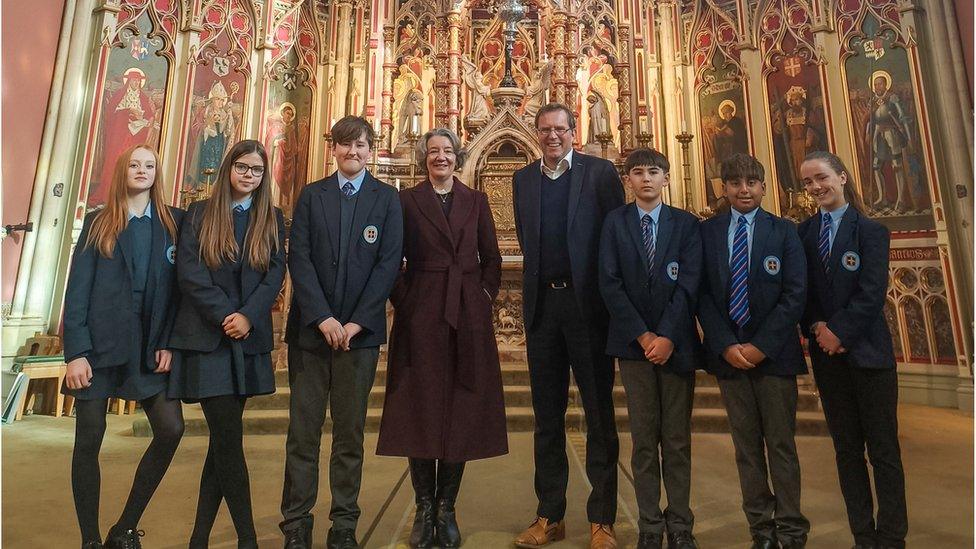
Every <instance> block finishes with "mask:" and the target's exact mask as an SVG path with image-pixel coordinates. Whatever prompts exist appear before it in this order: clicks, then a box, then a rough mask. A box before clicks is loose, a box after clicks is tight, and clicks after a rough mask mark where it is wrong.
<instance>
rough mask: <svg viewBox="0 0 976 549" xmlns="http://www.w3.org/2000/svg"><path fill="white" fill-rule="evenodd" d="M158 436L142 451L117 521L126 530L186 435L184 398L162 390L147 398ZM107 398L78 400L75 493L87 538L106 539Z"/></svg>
mask: <svg viewBox="0 0 976 549" xmlns="http://www.w3.org/2000/svg"><path fill="white" fill-rule="evenodd" d="M141 403H142V408H143V409H144V410H145V411H146V416H147V417H148V418H149V424H150V425H151V426H152V432H153V438H152V442H150V443H149V447H148V448H146V453H144V454H143V455H142V460H141V461H140V462H139V467H138V468H137V469H136V475H135V478H134V479H133V481H132V490H131V491H130V492H129V499H128V500H127V501H126V502H125V509H123V510H122V516H121V517H120V518H119V521H118V522H117V523H116V526H117V527H118V528H120V529H122V530H129V529H135V527H136V526H137V525H138V524H139V519H140V518H141V517H142V513H143V511H145V510H146V506H147V505H149V499H150V498H152V495H153V492H155V491H156V487H157V486H159V482H160V481H161V480H163V475H164V474H166V469H168V468H169V464H170V462H171V461H172V460H173V454H175V453H176V448H177V446H179V445H180V439H181V438H182V437H183V408H182V406H181V405H180V401H178V400H170V399H168V398H166V394H165V393H164V392H163V393H159V394H157V395H156V396H152V397H149V398H147V399H145V400H143V401H141ZM106 408H108V401H107V399H104V398H102V399H95V400H76V401H75V410H76V411H77V414H76V415H77V417H76V421H75V448H74V453H73V455H72V457H71V491H72V492H73V493H74V498H75V511H76V512H77V513H78V525H79V526H80V527H81V539H82V541H83V542H88V541H96V540H101V534H100V533H99V530H98V499H99V493H100V491H101V474H100V472H99V467H98V452H99V450H100V449H101V447H102V437H103V436H104V435H105V411H106Z"/></svg>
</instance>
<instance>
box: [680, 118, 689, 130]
mask: <svg viewBox="0 0 976 549" xmlns="http://www.w3.org/2000/svg"><path fill="white" fill-rule="evenodd" d="M681 133H688V124H687V123H686V122H685V121H684V119H682V120H681Z"/></svg>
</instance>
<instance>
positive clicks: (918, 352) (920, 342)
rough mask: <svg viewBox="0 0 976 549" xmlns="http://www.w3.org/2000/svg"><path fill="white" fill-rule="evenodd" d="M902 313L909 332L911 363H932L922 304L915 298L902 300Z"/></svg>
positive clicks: (909, 357)
mask: <svg viewBox="0 0 976 549" xmlns="http://www.w3.org/2000/svg"><path fill="white" fill-rule="evenodd" d="M901 312H902V315H903V316H904V318H905V328H906V330H907V331H908V333H907V336H908V359H909V361H911V362H924V363H928V362H931V360H932V353H931V352H930V351H929V339H928V337H929V336H928V332H926V331H925V313H924V312H923V311H922V304H921V303H920V302H919V301H918V299H916V298H915V297H905V298H902V300H901Z"/></svg>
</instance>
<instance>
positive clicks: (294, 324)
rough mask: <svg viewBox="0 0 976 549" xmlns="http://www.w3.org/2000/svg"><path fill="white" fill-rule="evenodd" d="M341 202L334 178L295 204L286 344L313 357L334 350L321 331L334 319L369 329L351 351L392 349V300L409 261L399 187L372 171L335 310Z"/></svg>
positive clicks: (362, 195) (308, 190) (362, 196)
mask: <svg viewBox="0 0 976 549" xmlns="http://www.w3.org/2000/svg"><path fill="white" fill-rule="evenodd" d="M341 196H342V195H341V193H340V191H339V179H338V175H337V174H335V173H333V174H332V175H330V176H329V177H327V178H325V179H321V180H319V181H316V182H315V183H312V184H310V185H308V186H307V187H305V188H304V189H302V193H301V194H300V195H299V197H298V203H297V204H296V205H295V212H294V220H293V221H292V226H291V234H290V239H289V248H288V253H289V257H288V269H289V271H290V273H291V280H292V282H293V283H294V287H295V291H294V295H293V296H292V301H291V310H290V311H289V314H288V328H287V330H286V332H285V339H286V341H287V342H288V343H289V344H295V345H298V346H299V347H301V348H302V349H305V350H307V351H319V352H323V353H324V352H327V351H328V350H330V347H329V346H328V343H326V341H325V338H324V337H323V336H322V332H320V331H319V329H318V323H319V322H321V321H322V320H325V319H327V318H329V317H335V319H336V320H338V321H339V322H341V323H342V324H345V323H347V322H355V323H356V324H359V325H360V326H362V327H363V331H362V332H360V333H359V334H357V335H356V337H354V338H352V341H350V343H349V346H350V348H354V349H359V348H367V347H378V346H379V345H382V344H383V343H386V300H387V298H388V297H389V296H390V291H391V290H392V289H393V283H394V282H395V281H396V278H397V274H398V273H399V272H400V265H401V263H402V261H403V211H402V210H401V209H400V197H399V195H398V194H397V191H396V189H395V188H393V187H391V186H390V185H387V184H385V183H383V182H381V181H380V180H378V179H376V178H375V177H373V176H372V174H370V173H369V172H366V176H365V178H364V179H363V184H362V186H361V187H360V188H359V199H358V202H357V204H356V213H355V214H354V216H353V220H352V233H351V234H352V238H351V239H350V245H351V248H350V250H349V255H348V259H347V264H346V276H347V279H346V290H345V295H344V296H343V299H342V309H340V310H337V309H335V308H334V307H333V306H332V304H333V303H337V302H338V301H337V300H336V296H335V285H336V273H337V272H338V266H339V237H340V232H339V231H340V229H339V208H340V202H339V201H340V199H341ZM367 227H374V228H375V229H376V236H375V240H374V241H373V242H370V241H369V240H367V238H366V234H365V232H366V228H367Z"/></svg>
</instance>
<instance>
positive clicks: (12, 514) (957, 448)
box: [0, 405, 973, 549]
mask: <svg viewBox="0 0 976 549" xmlns="http://www.w3.org/2000/svg"><path fill="white" fill-rule="evenodd" d="M900 420H901V439H902V451H903V455H904V461H905V468H906V471H907V475H908V478H907V485H908V507H909V518H910V529H909V537H908V545H909V547H919V548H929V547H940V548H943V547H946V548H954V547H960V548H961V547H967V548H968V547H973V419H972V417H967V416H965V415H963V414H962V413H960V412H957V411H954V410H946V409H938V408H929V407H923V406H914V405H903V406H902V407H901V408H900ZM131 425H132V418H131V417H130V416H125V417H117V416H110V417H109V432H108V433H107V434H106V437H105V442H104V445H103V448H102V461H101V463H102V483H103V487H102V495H101V498H102V509H101V511H102V520H101V523H102V527H103V530H104V529H107V528H108V526H109V525H111V524H112V522H113V521H114V519H115V518H116V517H117V516H118V514H119V513H120V511H121V508H122V506H123V504H124V501H125V497H126V494H127V489H128V486H129V482H131V478H132V474H133V472H134V470H135V467H136V464H137V462H138V459H139V457H140V455H141V452H142V449H143V448H145V446H146V444H147V442H148V441H147V439H144V438H135V437H132V436H131ZM73 428H74V421H73V420H72V419H70V418H62V419H54V418H50V417H45V416H29V417H26V418H25V419H24V420H22V421H19V422H17V423H15V424H13V425H6V426H3V428H2V429H0V432H2V459H3V461H2V464H3V470H2V473H3V475H2V497H3V514H2V518H3V522H2V524H3V530H2V540H0V541H2V544H3V546H4V547H5V548H28V547H30V548H37V547H43V548H64V547H78V546H79V539H78V530H77V524H76V522H75V517H74V510H73V506H72V500H71V492H70V487H69V480H68V479H69V468H70V467H69V461H70V453H71V444H72V437H73ZM327 438H328V437H326V439H327ZM693 438H694V440H693V477H692V478H693V487H692V504H693V506H694V512H695V515H696V517H697V522H696V527H695V534H696V535H697V537H698V540H699V542H700V544H701V546H702V547H705V548H711V547H730V548H747V547H748V546H749V544H748V533H747V529H746V525H745V519H744V517H743V515H742V512H741V510H740V502H739V488H738V478H737V476H736V472H735V466H734V460H733V453H732V444H731V441H730V439H729V437H728V435H724V434H695V435H694V437H693ZM509 442H510V444H511V452H510V453H509V454H508V455H507V456H504V457H501V458H497V459H492V460H485V461H481V462H474V463H471V464H469V466H468V469H467V471H466V473H465V480H464V484H463V485H462V491H461V497H460V499H459V501H458V517H459V521H460V525H461V529H462V533H463V534H464V535H465V544H464V547H467V548H505V547H511V543H510V542H511V538H512V536H513V534H514V533H515V532H517V531H519V530H520V529H521V528H522V527H524V526H525V525H526V524H527V523H528V521H530V520H531V519H532V517H533V512H534V509H535V497H534V494H533V489H532V435H531V434H530V433H516V434H512V435H511V436H510V438H509ZM206 444H207V440H206V438H205V437H187V438H185V439H184V440H183V442H182V444H181V446H180V450H179V453H178V454H177V456H176V459H175V461H174V463H173V466H172V468H171V469H170V472H169V474H168V475H167V476H166V478H165V479H164V480H163V483H162V485H161V486H160V488H159V491H158V492H157V496H156V498H155V499H154V500H153V501H152V503H151V505H150V506H149V509H148V510H147V512H146V515H145V516H144V518H143V520H142V523H141V524H140V528H142V529H144V530H145V531H146V537H144V538H143V545H144V546H145V547H146V548H148V549H156V548H178V547H186V540H187V538H188V536H189V532H190V529H191V527H192V520H193V513H194V509H195V507H196V489H197V483H198V479H199V474H200V468H201V466H202V464H203V457H204V454H205V453H206ZM245 444H246V447H247V457H248V466H249V468H250V471H251V492H252V494H253V498H254V518H255V522H256V526H257V530H258V533H259V536H260V540H261V543H262V546H264V547H278V546H280V544H281V537H280V535H279V533H278V529H277V523H278V520H279V516H278V505H279V503H280V501H281V500H280V498H281V482H282V469H283V463H284V437H282V436H280V435H265V436H249V437H248V438H247V440H246V442H245ZM375 445H376V436H375V435H372V434H370V435H367V439H366V446H367V456H368V458H367V460H366V465H365V469H364V481H363V492H362V496H361V498H360V502H361V505H362V508H363V515H362V519H361V521H360V524H359V530H358V536H359V538H360V540H361V542H362V543H363V547H368V548H375V547H406V539H407V536H408V532H409V522H410V520H412V518H411V517H412V510H413V509H412V501H411V499H412V489H411V488H410V482H409V478H408V477H407V476H406V465H405V461H404V460H402V459H391V458H380V457H375V456H374V455H373V453H374V452H373V451H374V449H375ZM798 446H799V451H800V459H801V463H802V470H803V506H804V512H805V514H806V515H807V517H808V518H809V519H810V521H811V523H812V525H813V529H812V531H811V534H810V543H809V547H811V548H844V547H850V546H851V538H850V534H849V533H848V529H847V518H846V515H845V512H844V506H843V501H842V499H841V496H840V491H839V489H838V486H837V475H836V472H835V470H834V458H833V451H832V448H831V444H830V440H829V439H828V438H823V437H801V438H799V439H798ZM323 448H328V440H325V441H324V443H323ZM630 449H631V441H630V437H629V435H628V434H622V435H621V456H622V457H623V459H622V460H621V463H620V473H621V474H620V477H619V478H620V490H619V495H620V499H619V501H620V505H619V517H618V523H617V530H618V535H619V538H620V540H621V547H633V546H634V543H635V541H636V536H637V534H636V527H635V523H636V516H637V508H636V504H635V500H634V488H633V484H632V483H631V481H630V478H631V475H630V465H629V456H630ZM569 450H570V465H571V472H570V488H569V501H570V506H569V510H568V512H567V524H568V537H567V539H566V541H564V542H561V543H558V544H555V545H553V546H552V547H553V549H568V548H572V547H577V548H583V547H587V544H588V529H587V525H586V518H585V500H586V494H587V485H586V480H585V476H584V475H583V473H582V471H583V469H582V466H581V457H582V455H583V439H582V437H581V436H580V435H577V434H573V435H571V436H570V441H569ZM323 455H324V456H327V454H323ZM327 467H328V465H327V458H326V459H325V460H324V462H323V467H322V469H323V475H322V476H323V478H327V474H326V469H327ZM320 493H321V494H322V495H323V497H321V498H320V499H319V504H318V506H317V507H316V509H315V513H316V515H317V516H318V519H319V523H318V526H317V528H316V531H315V539H316V545H315V547H317V548H318V547H324V538H325V532H326V530H327V528H328V520H327V516H328V503H329V498H328V489H327V487H325V486H323V489H322V491H321V492H320ZM211 539H212V541H213V546H214V547H220V548H233V547H236V544H235V535H234V530H233V526H232V524H231V522H230V518H229V516H228V515H227V512H226V509H222V510H221V514H220V516H219V518H218V522H217V525H216V527H215V529H214V532H213V536H212V538H211Z"/></svg>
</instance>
